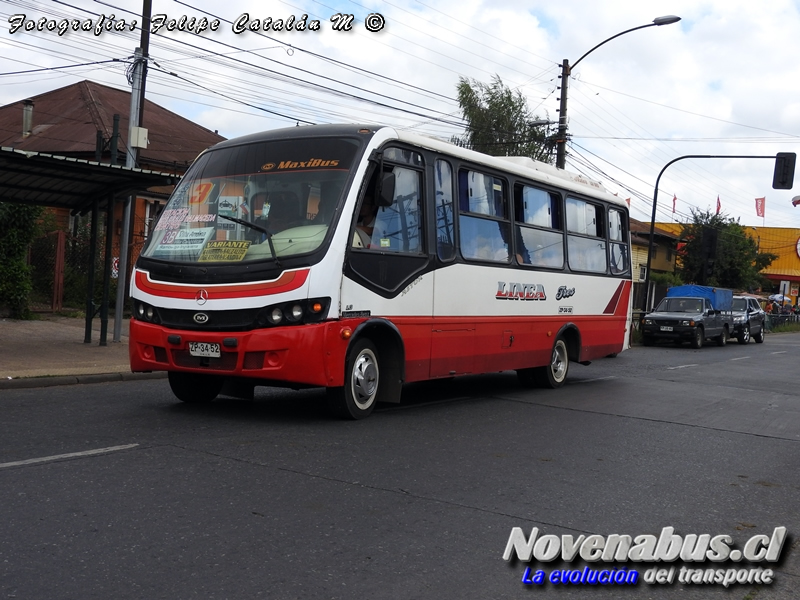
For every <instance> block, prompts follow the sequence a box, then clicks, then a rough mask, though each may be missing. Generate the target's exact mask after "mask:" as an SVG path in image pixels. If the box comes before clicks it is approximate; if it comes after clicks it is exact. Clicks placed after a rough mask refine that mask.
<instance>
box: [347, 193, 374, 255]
mask: <svg viewBox="0 0 800 600" xmlns="http://www.w3.org/2000/svg"><path fill="white" fill-rule="evenodd" d="M377 218H378V207H377V206H376V205H375V201H374V200H373V198H372V194H371V193H369V192H368V193H367V194H366V195H365V196H364V200H363V201H362V202H361V208H360V209H359V211H358V220H357V221H356V230H355V233H354V234H353V248H369V247H370V242H371V240H372V232H373V231H374V229H375V221H376V220H377Z"/></svg>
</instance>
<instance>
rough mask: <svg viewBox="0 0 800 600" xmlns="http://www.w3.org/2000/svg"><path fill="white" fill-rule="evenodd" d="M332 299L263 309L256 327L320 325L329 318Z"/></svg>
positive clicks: (305, 301)
mask: <svg viewBox="0 0 800 600" xmlns="http://www.w3.org/2000/svg"><path fill="white" fill-rule="evenodd" d="M330 305H331V299H330V298H312V299H309V300H300V301H296V300H295V301H294V302H285V303H282V304H273V305H271V306H265V307H264V308H262V309H261V310H260V311H259V313H258V315H257V316H256V319H255V323H254V326H255V327H271V326H275V325H301V324H307V323H320V322H322V321H324V320H325V318H326V317H327V316H328V308H329V307H330Z"/></svg>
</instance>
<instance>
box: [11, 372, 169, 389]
mask: <svg viewBox="0 0 800 600" xmlns="http://www.w3.org/2000/svg"><path fill="white" fill-rule="evenodd" d="M166 377H167V373H166V371H156V372H153V373H94V374H91V375H65V376H58V377H21V378H19V379H2V380H0V391H2V390H20V389H29V388H42V387H54V386H58V385H78V384H87V383H107V382H110V381H142V380H147V379H166Z"/></svg>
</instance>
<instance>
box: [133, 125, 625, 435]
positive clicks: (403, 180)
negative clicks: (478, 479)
mask: <svg viewBox="0 0 800 600" xmlns="http://www.w3.org/2000/svg"><path fill="white" fill-rule="evenodd" d="M630 256H631V254H630V237H629V232H628V207H627V206H626V204H625V203H624V202H621V201H620V200H619V199H618V198H617V197H615V196H613V195H611V194H609V193H608V192H606V191H605V190H604V189H603V188H602V186H601V185H600V184H598V183H596V182H593V181H590V180H587V179H585V178H583V177H581V176H579V175H575V174H571V173H568V172H565V171H561V170H557V169H555V168H554V167H552V166H550V165H546V164H543V163H538V162H535V161H533V160H531V159H528V158H498V157H491V156H486V155H483V154H480V153H477V152H473V151H470V150H466V149H463V148H459V147H456V146H453V145H450V144H447V143H444V142H441V141H438V140H435V139H430V138H427V137H424V136H420V135H414V134H411V133H405V132H402V131H397V130H395V129H393V128H389V127H371V126H356V125H320V126H308V127H293V128H289V129H281V130H276V131H268V132H265V133H259V134H255V135H250V136H246V137H241V138H238V139H233V140H229V141H226V142H222V143H220V144H218V145H216V146H214V147H212V148H210V149H209V150H207V151H205V152H204V153H203V154H201V155H200V156H199V157H198V158H197V160H196V161H195V163H194V164H193V165H192V167H191V168H190V169H189V171H188V172H187V173H186V175H185V177H184V178H183V179H182V180H181V182H180V184H179V185H178V186H177V188H176V189H175V191H174V193H173V194H172V196H171V198H170V200H169V202H168V204H167V206H166V207H165V210H164V211H163V213H162V214H161V216H160V218H159V221H158V222H157V224H156V226H155V227H154V229H153V231H152V233H151V235H150V237H149V238H148V241H147V244H146V246H145V248H144V249H143V251H142V253H141V255H140V257H139V259H138V261H137V263H136V266H135V268H134V271H133V276H132V280H131V296H132V300H133V319H132V321H131V326H130V359H131V369H132V370H133V371H168V373H169V383H170V386H171V388H172V390H173V392H174V394H175V395H176V396H177V397H178V398H179V399H180V400H183V401H185V402H208V401H210V400H212V399H214V398H215V397H216V396H217V395H218V394H220V393H223V394H229V395H236V396H244V397H252V394H253V388H254V386H257V385H267V386H287V387H295V388H299V387H305V386H319V387H324V388H327V389H328V397H329V399H330V403H331V405H332V407H333V408H334V409H335V410H336V411H337V412H339V413H340V414H341V415H342V416H344V417H347V418H356V419H357V418H363V417H366V416H368V415H369V414H370V412H371V411H372V409H373V408H374V406H375V403H376V402H379V401H383V402H399V401H400V395H401V389H402V386H403V384H404V383H408V382H414V381H422V380H428V379H437V378H449V377H453V376H458V375H465V374H469V373H487V372H497V371H506V370H516V371H517V373H518V375H519V379H520V381H521V382H522V383H523V384H536V385H540V386H544V387H551V388H555V387H559V386H561V385H562V384H563V383H564V380H565V379H566V377H567V371H568V368H569V363H570V361H573V362H578V363H588V362H589V361H592V360H594V359H597V358H600V357H604V356H607V355H612V354H615V353H618V352H620V351H622V350H624V349H626V348H627V347H628V330H629V323H630V296H631V261H630Z"/></svg>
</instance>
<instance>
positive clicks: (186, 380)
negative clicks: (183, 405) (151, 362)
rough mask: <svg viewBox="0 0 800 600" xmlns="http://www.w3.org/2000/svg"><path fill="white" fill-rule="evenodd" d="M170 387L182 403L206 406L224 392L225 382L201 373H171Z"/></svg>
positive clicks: (214, 376)
mask: <svg viewBox="0 0 800 600" xmlns="http://www.w3.org/2000/svg"><path fill="white" fill-rule="evenodd" d="M168 377H169V387H170V388H171V389H172V393H173V394H175V397H176V398H177V399H178V400H180V401H181V402H187V403H189V404H206V403H208V402H211V401H212V400H213V399H214V398H216V397H217V396H218V395H219V393H220V391H222V384H223V383H224V380H223V379H222V377H218V376H216V375H204V374H199V373H177V372H174V371H170V372H169V374H168Z"/></svg>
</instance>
